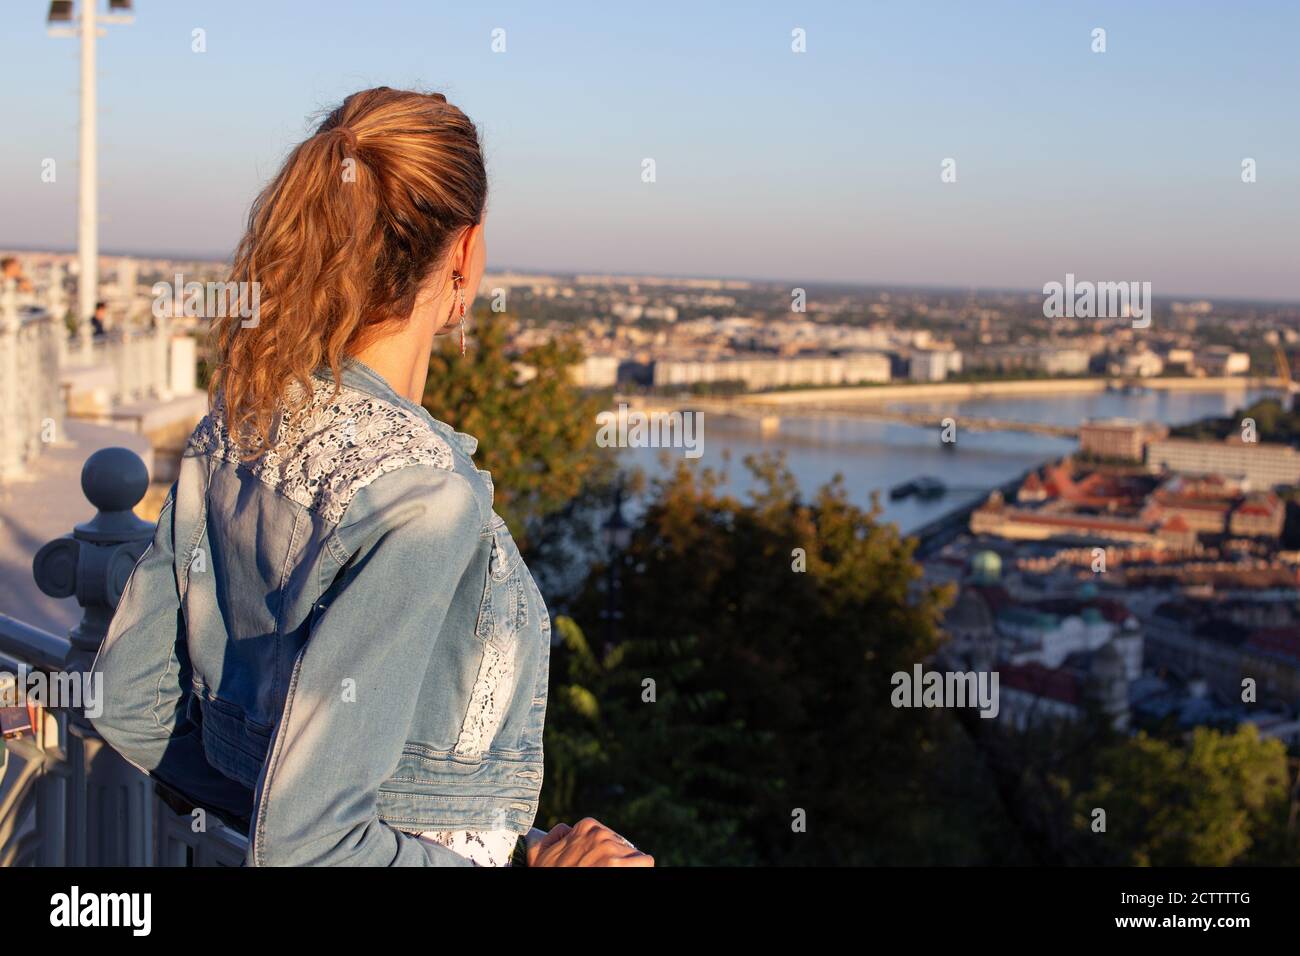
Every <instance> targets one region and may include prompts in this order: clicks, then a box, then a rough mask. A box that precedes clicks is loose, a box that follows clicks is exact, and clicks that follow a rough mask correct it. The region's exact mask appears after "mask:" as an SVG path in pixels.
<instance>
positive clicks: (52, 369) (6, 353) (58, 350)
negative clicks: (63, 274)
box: [0, 279, 67, 481]
mask: <svg viewBox="0 0 1300 956" xmlns="http://www.w3.org/2000/svg"><path fill="white" fill-rule="evenodd" d="M56 298H57V297H56ZM58 314H61V313H52V312H51V311H50V310H49V309H48V308H43V307H42V306H40V305H38V304H37V303H36V300H35V297H34V296H32V295H31V294H29V293H28V294H20V293H19V292H18V287H17V284H16V283H15V282H14V280H12V279H10V280H8V281H6V282H5V283H4V286H3V288H0V481H3V480H4V479H6V478H11V477H14V476H15V475H19V474H22V473H23V472H24V471H25V470H26V468H27V466H28V464H29V463H30V462H31V460H32V459H33V458H35V457H36V455H38V454H40V451H41V448H42V446H43V445H45V444H48V443H50V442H52V441H55V440H57V439H58V438H59V437H61V436H62V433H63V396H62V394H61V392H60V387H59V368H60V365H61V363H62V355H63V345H64V343H65V342H66V341H67V333H66V331H65V330H64V329H63V327H62V323H61V321H60V320H59V319H58V318H56V317H55V316H56V315H58Z"/></svg>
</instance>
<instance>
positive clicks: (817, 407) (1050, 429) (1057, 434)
mask: <svg viewBox="0 0 1300 956" xmlns="http://www.w3.org/2000/svg"><path fill="white" fill-rule="evenodd" d="M619 402H625V403H626V404H627V406H628V409H629V410H630V411H642V412H647V413H651V414H661V413H666V412H673V411H686V410H690V411H699V412H704V413H705V414H711V415H729V416H731V417H733V418H748V419H753V420H754V421H757V422H758V423H759V427H760V428H761V429H762V430H763V431H764V432H775V431H776V430H777V429H778V428H780V426H781V415H779V414H777V412H776V411H775V410H774V409H773V407H772V406H771V405H763V404H758V403H756V402H747V401H745V398H744V397H743V396H741V397H738V398H694V397H687V398H659V397H651V398H645V397H640V396H629V397H617V398H616V399H615V404H617V403H619ZM784 413H785V414H786V415H787V416H788V417H792V418H854V419H874V420H876V421H885V422H895V423H897V424H900V425H912V426H915V427H917V428H933V429H936V430H938V429H941V428H944V427H946V426H947V425H948V423H949V421H951V422H954V423H955V424H956V427H957V429H958V430H959V431H961V430H963V429H968V430H970V431H977V432H991V431H1001V432H1024V433H1026V434H1030V435H1050V436H1052V437H1054V438H1078V437H1079V429H1078V426H1072V425H1050V424H1046V423H1043V422H1024V421H1015V420H1012V419H1005V418H992V417H986V416H979V415H940V414H936V413H934V412H928V411H909V410H906V409H898V408H889V407H887V406H884V405H876V404H861V403H854V404H845V403H834V402H808V403H801V404H799V405H798V406H787V407H786V409H785V412H784Z"/></svg>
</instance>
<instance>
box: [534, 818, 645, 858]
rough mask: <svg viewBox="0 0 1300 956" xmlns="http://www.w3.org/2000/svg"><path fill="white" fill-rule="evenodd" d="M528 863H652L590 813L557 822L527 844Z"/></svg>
mask: <svg viewBox="0 0 1300 956" xmlns="http://www.w3.org/2000/svg"><path fill="white" fill-rule="evenodd" d="M528 865H529V866H654V865H655V859H654V857H652V856H651V855H650V854H648V853H642V852H641V851H640V850H638V849H637V848H636V847H634V846H633V845H632V844H631V843H629V842H628V841H627V840H625V839H624V838H623V837H621V836H619V835H618V834H617V833H615V832H614V831H613V830H611V829H610V828H609V827H607V826H605V825H604V824H603V823H600V822H598V821H596V820H593V819H592V818H591V817H584V818H583V819H581V820H579V821H578V822H577V824H576V825H574V826H572V827H571V826H569V825H568V824H567V823H558V824H556V825H555V827H554V828H553V829H552V830H551V831H550V832H549V833H547V834H546V836H544V837H542V839H540V840H538V841H537V842H536V843H535V844H533V845H532V846H530V847H529V848H528Z"/></svg>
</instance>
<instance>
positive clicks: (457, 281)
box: [448, 272, 465, 355]
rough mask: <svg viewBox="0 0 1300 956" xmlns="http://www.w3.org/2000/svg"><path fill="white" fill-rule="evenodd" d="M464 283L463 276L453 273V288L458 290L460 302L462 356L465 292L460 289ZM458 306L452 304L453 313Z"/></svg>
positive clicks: (461, 347)
mask: <svg viewBox="0 0 1300 956" xmlns="http://www.w3.org/2000/svg"><path fill="white" fill-rule="evenodd" d="M464 281H465V277H464V276H463V275H461V274H460V273H459V272H453V273H452V274H451V285H452V288H454V289H455V290H456V296H457V298H458V299H459V300H460V354H461V355H464V354H465V290H464V289H462V288H461V287H460V284H461V283H462V282H464ZM456 306H457V303H456V302H452V304H451V310H452V312H455V311H456ZM448 318H451V316H450V315H449V316H448Z"/></svg>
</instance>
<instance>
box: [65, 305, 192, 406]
mask: <svg viewBox="0 0 1300 956" xmlns="http://www.w3.org/2000/svg"><path fill="white" fill-rule="evenodd" d="M107 321H108V303H107V302H96V303H95V314H94V315H92V316H91V317H90V331H91V334H93V335H95V336H96V337H99V336H102V335H103V334H104V332H105V331H106V329H107V326H106V325H105V323H106V322H107ZM193 420H194V419H190V421H193Z"/></svg>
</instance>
